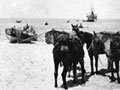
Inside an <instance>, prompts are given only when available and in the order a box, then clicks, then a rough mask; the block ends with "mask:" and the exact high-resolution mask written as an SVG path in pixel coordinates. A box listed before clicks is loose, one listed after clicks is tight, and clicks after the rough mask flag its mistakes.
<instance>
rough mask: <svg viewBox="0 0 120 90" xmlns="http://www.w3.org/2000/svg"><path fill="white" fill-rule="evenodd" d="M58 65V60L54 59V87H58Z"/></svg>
mask: <svg viewBox="0 0 120 90" xmlns="http://www.w3.org/2000/svg"><path fill="white" fill-rule="evenodd" d="M58 66H59V62H57V61H54V68H55V72H54V78H55V87H58V85H57V77H58Z"/></svg>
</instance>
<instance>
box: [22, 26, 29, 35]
mask: <svg viewBox="0 0 120 90" xmlns="http://www.w3.org/2000/svg"><path fill="white" fill-rule="evenodd" d="M28 32H29V25H28V24H26V25H25V26H24V27H23V33H24V34H28Z"/></svg>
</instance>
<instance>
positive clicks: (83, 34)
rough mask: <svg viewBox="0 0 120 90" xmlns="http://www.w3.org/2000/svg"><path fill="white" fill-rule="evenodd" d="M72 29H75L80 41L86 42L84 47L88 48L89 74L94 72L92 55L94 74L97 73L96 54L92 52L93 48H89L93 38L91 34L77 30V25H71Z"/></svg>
mask: <svg viewBox="0 0 120 90" xmlns="http://www.w3.org/2000/svg"><path fill="white" fill-rule="evenodd" d="M71 26H72V28H73V29H72V30H73V31H77V35H78V37H79V38H81V40H82V43H83V44H85V43H86V47H87V50H88V55H89V57H90V65H91V75H93V74H94V68H93V57H95V67H96V74H97V73H98V54H96V55H94V54H93V49H92V48H91V43H92V39H93V34H92V33H89V32H84V31H80V30H79V26H78V25H73V24H72V25H71Z"/></svg>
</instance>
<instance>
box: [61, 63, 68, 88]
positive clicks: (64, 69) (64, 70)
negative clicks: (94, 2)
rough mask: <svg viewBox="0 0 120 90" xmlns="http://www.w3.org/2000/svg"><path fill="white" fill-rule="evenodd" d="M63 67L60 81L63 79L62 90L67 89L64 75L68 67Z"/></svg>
mask: <svg viewBox="0 0 120 90" xmlns="http://www.w3.org/2000/svg"><path fill="white" fill-rule="evenodd" d="M63 65H64V68H63V72H62V79H63V85H64V88H65V89H67V88H68V87H67V83H66V73H67V71H68V65H65V64H63Z"/></svg>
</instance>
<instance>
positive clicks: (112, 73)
mask: <svg viewBox="0 0 120 90" xmlns="http://www.w3.org/2000/svg"><path fill="white" fill-rule="evenodd" d="M110 64H111V65H110V66H111V75H112V78H111V82H114V81H115V79H114V68H113V61H111V63H110Z"/></svg>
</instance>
